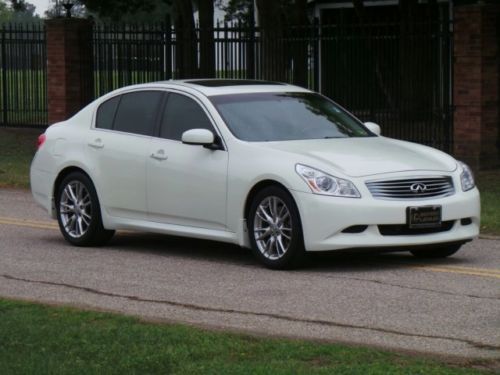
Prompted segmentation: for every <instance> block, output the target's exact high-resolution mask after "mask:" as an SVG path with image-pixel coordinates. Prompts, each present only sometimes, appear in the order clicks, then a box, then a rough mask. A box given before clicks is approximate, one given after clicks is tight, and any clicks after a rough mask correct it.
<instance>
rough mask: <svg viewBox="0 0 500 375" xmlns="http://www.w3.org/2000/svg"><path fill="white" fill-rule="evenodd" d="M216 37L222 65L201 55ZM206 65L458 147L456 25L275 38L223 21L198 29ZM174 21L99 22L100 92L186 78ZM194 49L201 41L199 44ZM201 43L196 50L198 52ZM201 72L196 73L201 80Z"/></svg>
mask: <svg viewBox="0 0 500 375" xmlns="http://www.w3.org/2000/svg"><path fill="white" fill-rule="evenodd" d="M202 32H209V33H213V36H214V38H213V48H214V59H213V61H212V62H208V61H201V59H200V43H199V42H197V41H199V39H200V38H199V37H200V33H202ZM196 36H197V38H195V42H194V48H195V55H196V61H197V68H198V69H199V70H202V69H201V68H202V67H203V64H209V63H211V64H213V67H214V69H213V70H214V71H215V74H214V77H217V78H254V79H268V80H275V81H282V82H289V83H294V84H298V85H300V86H304V87H308V88H310V89H313V90H317V91H320V92H322V93H323V94H325V95H326V96H328V97H330V98H332V99H334V100H335V101H337V102H339V103H340V104H341V105H343V106H345V107H346V108H348V109H349V110H351V111H352V112H353V113H355V114H356V115H357V116H358V117H360V118H361V119H362V120H363V121H374V122H377V123H379V124H380V125H381V126H382V129H383V132H384V134H385V135H387V136H390V137H395V138H400V139H406V140H410V141H415V142H419V143H424V144H427V145H431V146H433V147H437V148H440V149H442V150H446V151H449V150H451V146H452V145H451V142H452V121H451V115H450V110H451V97H450V88H451V78H450V77H451V59H450V56H451V55H450V53H451V45H450V43H451V32H450V23H449V21H448V19H446V18H443V19H439V20H428V21H425V22H422V21H421V22H418V23H416V22H414V23H412V25H411V28H410V31H409V32H404V30H403V29H402V27H401V22H400V21H398V22H395V21H384V22H375V23H363V24H359V23H355V24H341V23H336V24H333V25H320V24H318V23H312V24H311V25H308V26H303V27H293V28H288V29H287V30H282V31H272V32H266V31H263V30H260V29H259V28H253V27H248V26H244V25H242V24H238V23H233V24H226V23H218V24H217V25H216V26H215V27H214V29H213V30H200V29H197V31H196ZM184 43H185V41H184V40H183V39H180V38H179V39H178V38H177V34H176V32H175V30H174V28H173V27H171V26H170V25H168V24H161V25H141V26H130V25H122V26H116V25H115V26H96V27H95V32H94V69H95V96H99V95H102V94H104V93H106V92H108V91H110V90H112V89H115V88H118V87H121V86H124V85H128V84H135V83H141V82H149V81H155V80H165V79H171V78H179V77H180V76H182V75H181V71H182V69H181V68H182V66H180V64H182V59H179V56H178V51H179V50H180V49H181V48H187V46H186V45H185V44H184ZM191 43H192V41H191ZM192 46H193V44H191V47H192ZM197 75H199V73H198V71H197V70H195V71H192V72H190V73H189V74H188V76H189V77H196V76H197Z"/></svg>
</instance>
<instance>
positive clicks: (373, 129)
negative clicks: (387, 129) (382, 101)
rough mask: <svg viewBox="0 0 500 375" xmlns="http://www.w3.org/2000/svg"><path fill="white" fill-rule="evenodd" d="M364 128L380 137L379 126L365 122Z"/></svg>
mask: <svg viewBox="0 0 500 375" xmlns="http://www.w3.org/2000/svg"><path fill="white" fill-rule="evenodd" d="M365 126H366V127H367V128H368V130H369V131H371V132H372V133H375V134H376V135H380V134H381V133H382V130H381V129H380V126H379V125H377V124H375V123H374V122H365Z"/></svg>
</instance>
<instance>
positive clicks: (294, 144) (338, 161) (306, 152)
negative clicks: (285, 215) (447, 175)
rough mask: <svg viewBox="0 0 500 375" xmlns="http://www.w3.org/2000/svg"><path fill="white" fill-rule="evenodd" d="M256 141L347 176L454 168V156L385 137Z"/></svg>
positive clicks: (438, 170)
mask: <svg viewBox="0 0 500 375" xmlns="http://www.w3.org/2000/svg"><path fill="white" fill-rule="evenodd" d="M260 145H261V146H262V147H266V148H272V149H275V150H280V151H284V152H287V153H292V154H295V155H296V160H297V163H304V164H310V166H311V167H316V168H321V167H320V166H319V165H318V163H316V164H314V162H315V161H319V162H320V163H321V165H324V164H326V165H327V166H329V167H332V168H333V169H334V170H336V171H340V172H341V173H343V174H345V175H347V176H351V177H363V176H370V175H376V174H382V173H394V172H404V171H436V172H452V171H454V170H455V169H456V168H457V163H456V161H455V159H453V158H452V157H451V156H449V155H447V154H445V153H444V152H441V151H439V150H436V149H433V148H431V147H427V146H422V145H419V144H415V143H410V142H404V141H399V140H395V139H391V138H385V137H366V138H336V139H319V140H318V139H314V140H300V141H283V142H263V143H260ZM325 172H327V171H325Z"/></svg>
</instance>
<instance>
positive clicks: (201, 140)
mask: <svg viewBox="0 0 500 375" xmlns="http://www.w3.org/2000/svg"><path fill="white" fill-rule="evenodd" d="M181 140H182V143H184V144H186V145H195V146H203V147H206V148H209V149H211V150H220V149H221V146H220V144H219V143H220V142H219V137H216V136H215V135H214V133H212V132H211V131H210V130H207V129H190V130H186V131H185V132H184V133H182V138H181Z"/></svg>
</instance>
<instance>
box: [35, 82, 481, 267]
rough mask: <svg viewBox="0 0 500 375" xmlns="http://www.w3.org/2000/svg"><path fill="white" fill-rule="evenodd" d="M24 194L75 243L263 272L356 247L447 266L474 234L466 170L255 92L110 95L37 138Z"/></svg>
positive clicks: (313, 99)
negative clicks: (172, 251) (221, 247)
mask: <svg viewBox="0 0 500 375" xmlns="http://www.w3.org/2000/svg"><path fill="white" fill-rule="evenodd" d="M31 189H32V192H33V196H34V198H35V200H36V201H37V202H38V203H39V204H41V205H42V206H43V207H44V208H45V209H46V210H47V211H48V212H49V213H50V214H51V215H52V217H53V218H54V219H56V218H57V220H58V222H59V227H60V229H61V232H62V234H63V236H64V237H65V239H66V240H67V241H68V242H69V243H71V244H73V245H77V246H96V245H101V244H104V243H105V242H106V241H108V240H109V239H110V238H111V236H112V235H113V233H114V231H115V230H117V229H129V230H130V229H132V230H141V231H148V232H158V233H165V234H170V235H178V236H186V237H196V238H202V239H208V240H217V241H224V242H230V243H235V244H239V245H241V246H245V247H250V248H251V249H252V250H253V253H254V254H255V255H256V257H257V258H258V259H259V260H260V261H261V262H262V263H263V264H264V265H266V266H268V267H271V268H289V267H293V266H297V265H300V261H301V259H302V258H303V256H304V255H305V253H306V252H312V251H330V250H340V249H350V248H373V249H378V250H384V251H387V250H409V251H411V252H412V253H413V254H414V255H416V256H426V257H445V256H449V255H451V254H453V253H455V252H456V251H457V250H458V249H459V248H460V246H461V245H462V244H463V243H465V242H467V241H470V240H472V239H473V238H475V237H476V236H477V235H478V233H479V216H480V205H479V192H478V190H477V189H476V187H475V183H474V178H473V176H472V173H471V171H470V170H469V168H468V167H467V166H466V165H465V164H463V163H461V162H459V161H456V160H455V159H453V158H452V157H451V156H449V155H447V154H445V153H443V152H441V151H438V150H435V149H432V148H430V147H426V146H422V145H418V144H413V143H409V142H403V141H399V140H395V139H390V138H385V137H382V136H380V128H379V127H378V126H377V125H376V124H373V123H365V124H363V123H362V122H360V121H359V120H358V119H357V118H356V117H354V116H353V115H352V114H350V113H349V112H347V111H346V110H345V109H343V108H342V107H340V106H339V105H337V104H336V103H334V102H332V101H331V100H329V99H327V98H325V97H324V96H321V95H319V94H317V93H314V92H311V91H309V90H306V89H303V88H299V87H295V86H291V85H286V84H277V83H271V82H263V81H244V80H187V81H168V82H157V83H151V84H144V85H135V86H130V87H125V88H122V89H119V90H116V91H113V92H111V93H109V94H107V95H105V96H103V97H101V98H99V99H97V100H95V101H94V102H93V103H91V104H89V105H88V106H87V107H85V108H84V109H82V110H81V111H80V112H78V113H77V114H76V115H75V116H73V117H72V118H70V119H69V120H67V121H64V122H61V123H57V124H54V125H52V126H50V127H49V128H48V129H47V131H46V132H45V133H44V134H42V135H41V136H40V137H39V149H38V151H37V153H36V155H35V158H34V160H33V163H32V166H31Z"/></svg>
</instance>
